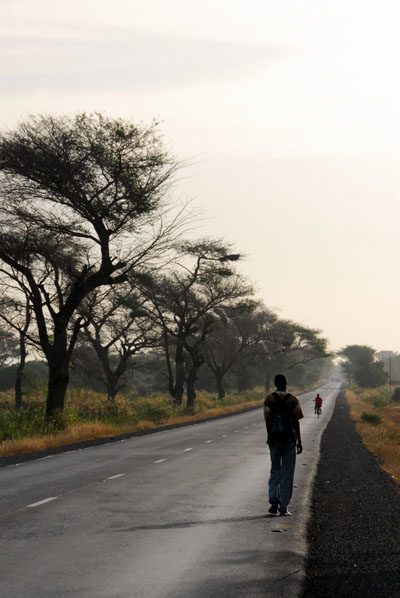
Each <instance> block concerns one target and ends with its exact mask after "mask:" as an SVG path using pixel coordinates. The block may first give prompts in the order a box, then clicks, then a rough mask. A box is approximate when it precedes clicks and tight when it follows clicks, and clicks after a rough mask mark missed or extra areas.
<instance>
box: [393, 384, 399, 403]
mask: <svg viewBox="0 0 400 598" xmlns="http://www.w3.org/2000/svg"><path fill="white" fill-rule="evenodd" d="M392 401H393V402H394V403H400V386H398V387H397V388H395V389H394V392H393V394H392Z"/></svg>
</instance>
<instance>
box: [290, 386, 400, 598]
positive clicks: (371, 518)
mask: <svg viewBox="0 0 400 598" xmlns="http://www.w3.org/2000/svg"><path fill="white" fill-rule="evenodd" d="M399 515H400V490H399V488H398V486H397V485H396V484H395V482H394V481H393V480H392V479H391V477H390V476H389V475H388V474H387V473H386V472H385V471H383V470H382V469H381V467H380V465H379V462H378V460H377V458H376V457H375V456H374V455H373V454H372V453H370V452H369V451H368V450H367V449H366V447H365V446H364V444H363V443H362V441H361V438H360V436H359V435H358V434H357V432H356V430H355V426H354V424H353V422H352V420H351V418H350V414H349V409H348V406H347V403H346V401H345V398H344V392H341V393H340V394H339V396H338V399H337V402H336V407H335V410H334V413H333V415H332V418H331V420H330V422H329V424H328V426H327V428H326V430H325V432H324V434H323V436H322V440H321V457H320V461H319V465H318V471H317V476H316V479H315V485H314V490H313V496H312V503H311V517H310V519H309V523H308V528H307V539H308V543H309V553H308V560H307V565H306V582H305V586H304V592H303V594H302V598H322V597H323V598H331V597H332V598H333V597H335V598H337V597H340V598H350V597H351V598H370V597H371V598H380V597H385V598H397V597H398V596H400V531H399Z"/></svg>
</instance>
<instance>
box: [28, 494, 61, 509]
mask: <svg viewBox="0 0 400 598" xmlns="http://www.w3.org/2000/svg"><path fill="white" fill-rule="evenodd" d="M57 498H58V496H50V497H49V498H45V499H43V500H39V501H38V502H33V503H32V504H31V505H27V506H28V507H38V506H39V505H44V504H45V503H46V502H51V501H52V500H57Z"/></svg>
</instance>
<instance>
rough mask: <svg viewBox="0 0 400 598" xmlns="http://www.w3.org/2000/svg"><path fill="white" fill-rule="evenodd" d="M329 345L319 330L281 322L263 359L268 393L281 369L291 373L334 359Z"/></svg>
mask: <svg viewBox="0 0 400 598" xmlns="http://www.w3.org/2000/svg"><path fill="white" fill-rule="evenodd" d="M327 345H328V341H327V339H325V338H323V337H321V336H320V331H319V330H316V329H313V328H308V327H307V326H303V325H302V324H298V323H297V322H292V321H291V320H277V322H276V324H275V326H274V330H273V333H272V334H271V336H270V338H269V339H267V344H266V347H265V349H266V350H265V353H264V355H262V357H261V365H262V367H263V369H264V372H265V386H266V389H267V391H269V389H270V386H271V379H272V377H273V375H274V373H276V372H277V371H278V370H280V371H283V372H287V371H289V370H291V369H293V368H294V367H295V366H297V365H301V364H305V363H309V362H310V361H313V360H315V359H325V358H329V357H331V354H330V353H329V352H328V351H327Z"/></svg>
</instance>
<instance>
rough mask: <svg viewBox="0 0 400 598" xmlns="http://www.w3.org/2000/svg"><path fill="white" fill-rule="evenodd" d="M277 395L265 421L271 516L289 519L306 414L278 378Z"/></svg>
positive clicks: (267, 402) (269, 403)
mask: <svg viewBox="0 0 400 598" xmlns="http://www.w3.org/2000/svg"><path fill="white" fill-rule="evenodd" d="M274 383H275V386H276V391H275V392H273V393H272V394H269V395H268V396H267V398H266V399H265V401H264V417H265V423H266V426H267V433H268V439H267V443H268V445H269V450H270V455H271V473H270V478H269V485H268V489H269V502H270V504H271V506H270V508H269V510H268V513H272V514H274V515H276V514H278V510H279V514H280V515H281V516H282V517H285V516H290V515H291V513H290V512H289V511H288V505H289V502H290V499H291V497H292V490H293V478H294V469H295V466H296V454H298V455H299V454H300V453H301V452H302V451H303V447H302V445H301V436H300V424H299V420H300V419H301V418H302V417H303V412H302V410H301V406H300V403H299V400H298V398H297V397H295V396H294V395H292V394H290V393H288V392H287V390H286V387H287V380H286V377H285V376H284V375H283V374H277V375H276V376H275V380H274Z"/></svg>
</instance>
